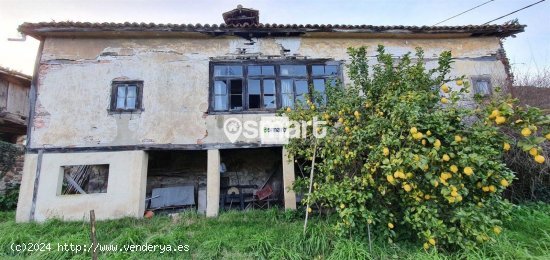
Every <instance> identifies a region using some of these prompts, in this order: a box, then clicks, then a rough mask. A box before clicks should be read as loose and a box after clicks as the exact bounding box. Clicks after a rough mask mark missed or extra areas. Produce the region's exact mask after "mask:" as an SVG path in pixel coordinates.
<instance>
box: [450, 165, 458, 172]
mask: <svg viewBox="0 0 550 260" xmlns="http://www.w3.org/2000/svg"><path fill="white" fill-rule="evenodd" d="M451 171H452V172H453V173H457V172H458V167H456V165H451Z"/></svg>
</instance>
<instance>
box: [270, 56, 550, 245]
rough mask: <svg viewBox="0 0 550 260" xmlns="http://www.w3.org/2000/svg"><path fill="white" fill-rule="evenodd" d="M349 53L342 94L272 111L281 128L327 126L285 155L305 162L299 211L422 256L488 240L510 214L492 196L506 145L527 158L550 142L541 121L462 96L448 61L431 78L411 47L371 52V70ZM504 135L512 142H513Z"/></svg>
mask: <svg viewBox="0 0 550 260" xmlns="http://www.w3.org/2000/svg"><path fill="white" fill-rule="evenodd" d="M348 53H349V55H350V57H351V62H350V64H349V65H348V72H349V78H350V79H351V84H349V85H348V86H346V87H329V86H327V100H328V102H327V103H326V104H323V103H322V99H321V98H320V95H318V94H316V95H315V98H314V100H311V101H310V100H308V101H307V103H306V104H297V105H296V108H295V109H291V108H286V109H285V110H283V111H281V113H282V114H284V115H286V116H288V117H289V119H291V120H306V121H309V120H312V119H313V118H320V119H323V120H325V121H327V122H328V127H327V129H326V130H327V135H326V137H324V138H315V137H314V136H313V134H312V133H313V131H321V130H319V129H313V128H312V127H313V126H311V125H310V126H309V128H308V135H307V138H305V139H292V140H291V142H290V143H289V144H288V145H287V149H288V150H289V152H290V154H292V155H294V156H295V158H296V159H297V160H302V161H304V160H305V161H311V160H313V159H314V154H315V165H314V178H313V191H312V193H310V194H308V193H307V190H308V186H309V182H310V180H309V178H307V177H304V178H299V179H297V180H296V182H295V184H294V189H295V190H296V191H298V192H304V193H306V196H305V197H304V200H303V202H304V203H307V204H309V205H316V207H317V208H318V209H324V210H329V211H333V212H335V213H336V215H337V219H338V221H337V223H335V229H336V231H337V232H339V233H340V234H351V235H354V236H366V234H367V230H371V231H372V232H371V234H372V235H373V236H376V237H377V238H381V237H382V238H384V239H387V240H388V241H389V242H394V241H396V240H400V239H409V240H414V241H420V244H421V245H423V247H424V248H425V249H429V248H431V247H440V248H446V249H453V248H457V247H473V246H475V245H476V244H477V243H481V242H485V241H489V240H491V239H492V236H493V235H495V234H496V235H498V234H499V233H500V232H501V230H502V228H501V223H502V220H503V219H504V218H506V217H507V216H508V215H509V209H510V208H511V205H510V204H509V203H508V202H507V201H506V200H504V199H503V197H502V192H503V190H504V189H506V187H507V186H508V185H510V183H511V182H512V181H513V179H514V174H513V172H512V171H511V170H509V169H508V168H507V167H506V164H505V163H504V162H503V153H505V152H506V151H507V150H509V148H510V146H511V145H516V144H517V145H518V146H519V147H521V148H522V149H524V150H530V151H532V150H533V149H535V150H537V149H538V148H537V147H539V145H540V144H541V143H542V142H544V141H545V138H546V139H549V138H550V135H549V134H547V133H548V132H549V131H550V130H549V127H548V126H549V124H550V117H549V116H544V115H543V114H542V113H541V112H540V110H538V109H535V108H529V109H520V108H518V107H516V106H515V104H514V102H515V101H514V100H513V99H511V98H509V97H506V96H504V95H497V96H495V97H494V99H492V100H484V99H482V98H480V97H477V98H476V100H477V102H475V101H474V100H472V99H468V98H465V97H466V96H467V93H469V88H470V86H469V84H468V82H466V81H464V77H460V78H450V77H449V72H450V69H451V64H452V57H451V53H450V52H443V53H441V55H440V56H439V59H438V63H437V66H436V67H435V68H434V69H427V68H426V65H425V60H424V57H423V51H422V50H421V49H417V51H416V54H415V55H414V56H412V55H411V54H406V55H404V56H402V57H399V59H397V60H396V59H395V57H392V55H390V54H388V53H386V52H385V49H384V47H383V46H378V49H377V55H376V63H375V64H374V65H369V63H368V56H367V50H366V48H357V49H349V50H348ZM504 126H506V127H507V129H514V130H517V131H518V132H519V131H520V132H521V133H522V134H523V137H522V139H521V140H518V141H517V143H515V142H512V140H511V139H510V138H509V135H506V134H505V133H503V131H501V130H500V129H501V128H502V127H504ZM544 134H546V137H543V136H542V135H544ZM537 151H538V150H537ZM531 155H533V159H534V160H535V161H537V162H539V163H544V159H545V158H544V157H543V156H542V155H540V154H538V153H535V152H532V153H531ZM306 170H309V169H307V168H306ZM308 211H311V209H310V208H308Z"/></svg>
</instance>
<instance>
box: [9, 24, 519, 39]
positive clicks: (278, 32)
mask: <svg viewBox="0 0 550 260" xmlns="http://www.w3.org/2000/svg"><path fill="white" fill-rule="evenodd" d="M525 27H526V25H521V24H518V23H505V24H502V25H464V26H404V25H393V26H377V25H340V24H306V25H303V24H262V23H257V24H256V23H254V24H249V23H243V24H219V25H218V24H212V25H210V24H195V25H193V24H155V23H129V22H125V23H89V22H71V21H67V22H40V23H23V24H21V25H20V26H19V28H18V29H19V31H20V32H21V33H23V34H26V35H30V36H32V37H35V38H42V37H47V36H55V35H73V36H74V35H97V34H109V33H115V34H116V35H122V34H135V33H152V34H154V35H159V34H178V33H180V34H181V33H190V32H191V33H202V34H207V35H211V36H218V35H238V36H243V37H245V38H249V37H266V36H273V37H276V36H296V35H302V34H306V33H317V32H320V33H366V34H404V35H410V34H467V36H471V37H478V36H496V37H507V36H511V35H514V34H517V33H520V32H523V31H524V28H525Z"/></svg>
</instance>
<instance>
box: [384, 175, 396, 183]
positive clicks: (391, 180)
mask: <svg viewBox="0 0 550 260" xmlns="http://www.w3.org/2000/svg"><path fill="white" fill-rule="evenodd" d="M386 179H387V180H388V182H389V183H391V184H393V183H394V182H395V178H393V176H391V175H388V176H387V177H386Z"/></svg>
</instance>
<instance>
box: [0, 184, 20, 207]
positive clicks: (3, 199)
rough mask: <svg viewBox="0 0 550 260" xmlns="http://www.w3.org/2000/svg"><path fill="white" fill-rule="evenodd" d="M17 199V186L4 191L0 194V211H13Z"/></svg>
mask: <svg viewBox="0 0 550 260" xmlns="http://www.w3.org/2000/svg"><path fill="white" fill-rule="evenodd" d="M18 199H19V185H16V186H14V187H10V188H8V189H6V191H5V193H4V194H0V211H8V210H14V209H15V208H16V207H17V200H18Z"/></svg>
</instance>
